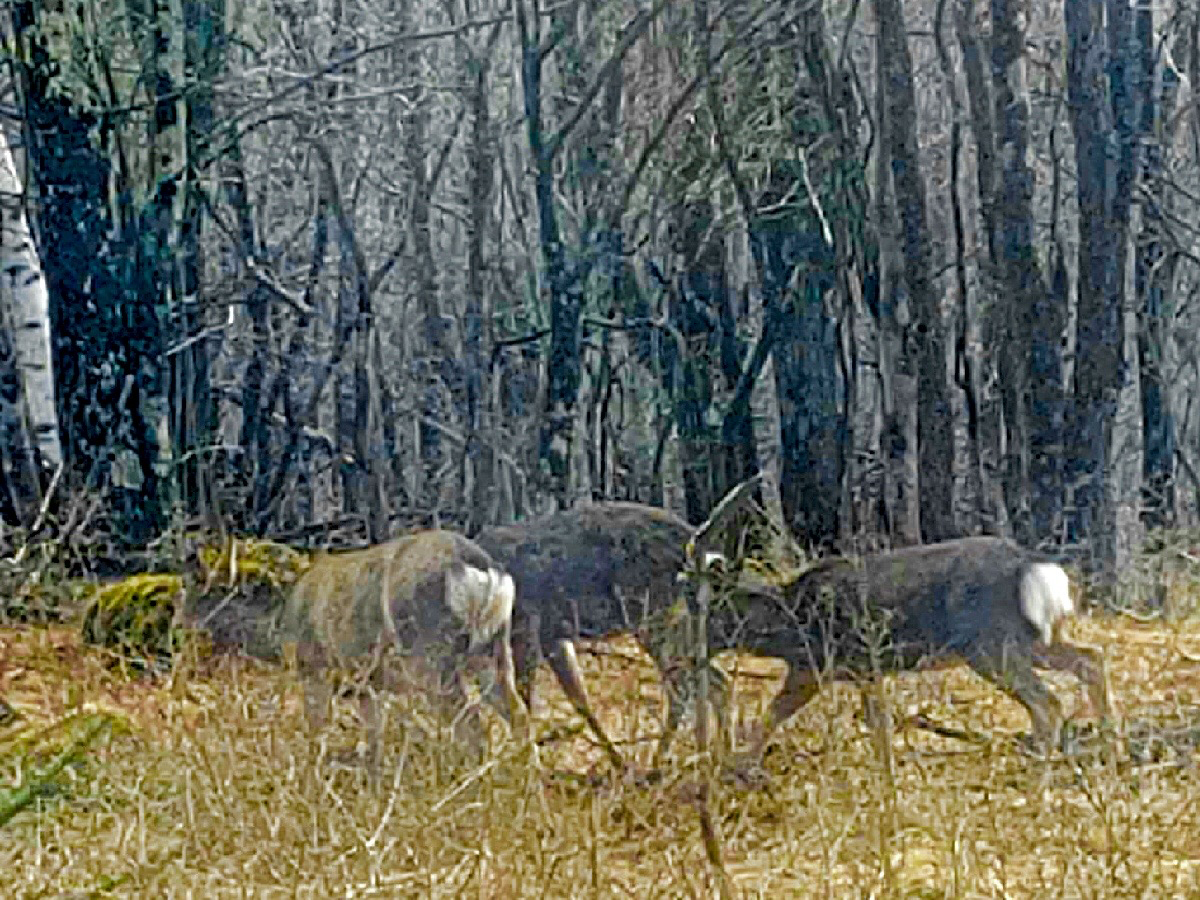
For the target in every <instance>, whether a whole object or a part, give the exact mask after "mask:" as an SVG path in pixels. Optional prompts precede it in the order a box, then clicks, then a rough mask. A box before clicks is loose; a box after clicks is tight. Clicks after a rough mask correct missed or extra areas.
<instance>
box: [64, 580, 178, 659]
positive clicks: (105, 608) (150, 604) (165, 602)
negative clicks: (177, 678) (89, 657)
mask: <svg viewBox="0 0 1200 900" xmlns="http://www.w3.org/2000/svg"><path fill="white" fill-rule="evenodd" d="M182 592H183V579H182V578H181V577H180V576H179V575H134V576H132V577H130V578H126V579H123V580H122V581H118V582H115V583H113V584H108V585H105V586H103V587H100V588H98V589H96V592H95V594H94V595H93V596H92V599H91V601H90V602H89V603H88V605H87V611H86V612H85V613H84V617H83V625H82V632H83V639H84V640H85V641H87V642H88V643H91V644H98V645H100V646H104V647H112V648H113V649H115V650H117V651H118V652H119V653H120V654H121V656H122V657H126V658H128V659H129V660H130V661H133V662H134V663H135V664H146V663H153V662H165V661H169V660H170V658H171V656H172V655H173V654H174V652H175V651H176V650H177V649H178V648H179V646H180V643H181V640H182V630H181V629H180V628H179V627H178V626H177V624H176V609H177V604H178V603H179V601H180V599H181V597H182Z"/></svg>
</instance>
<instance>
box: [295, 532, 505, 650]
mask: <svg viewBox="0 0 1200 900" xmlns="http://www.w3.org/2000/svg"><path fill="white" fill-rule="evenodd" d="M513 594H514V592H513V583H512V579H511V578H510V577H509V576H508V575H507V574H506V573H504V572H503V571H502V570H500V568H499V567H498V566H496V565H495V563H494V562H493V561H492V560H491V558H490V557H489V556H488V555H487V554H486V553H484V552H483V551H482V550H481V549H479V547H477V546H476V545H475V544H474V543H472V542H471V541H469V540H468V539H467V538H465V537H463V536H462V535H459V534H455V533H453V532H448V531H437V530H434V531H422V532H416V533H414V534H410V535H405V536H404V537H401V538H397V539H396V540H393V541H389V542H388V543H385V544H380V545H377V546H374V547H368V548H366V549H363V550H354V551H349V552H345V553H332V554H327V555H324V556H321V557H319V558H318V559H317V560H316V561H315V562H314V563H313V566H312V567H311V568H310V569H309V570H308V572H306V573H305V575H304V576H303V577H302V578H301V579H300V581H299V582H297V584H296V587H295V590H294V591H293V593H292V596H291V598H290V600H289V603H288V605H287V608H286V610H285V616H284V621H283V632H284V635H285V639H290V640H293V641H296V642H298V643H299V644H301V645H305V646H307V647H311V648H319V649H320V651H321V655H322V656H323V657H325V659H326V661H328V662H341V663H348V662H350V661H354V660H358V659H361V658H363V657H366V656H369V655H372V654H373V653H375V652H376V651H377V650H378V649H379V648H380V646H381V645H394V646H396V647H397V649H399V650H400V652H402V653H421V654H426V653H431V652H435V651H445V650H454V649H461V650H474V649H477V648H478V647H480V646H482V645H483V644H485V643H487V642H488V641H490V640H492V639H493V638H495V637H496V636H497V635H498V634H499V633H500V631H501V630H502V629H503V627H504V626H505V624H506V623H507V622H508V621H509V618H510V616H511V614H512V606H513V599H514V596H513Z"/></svg>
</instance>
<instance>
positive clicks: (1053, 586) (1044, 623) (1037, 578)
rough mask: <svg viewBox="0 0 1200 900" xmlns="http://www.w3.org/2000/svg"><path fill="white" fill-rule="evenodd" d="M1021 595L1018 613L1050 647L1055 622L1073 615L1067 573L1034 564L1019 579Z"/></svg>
mask: <svg viewBox="0 0 1200 900" xmlns="http://www.w3.org/2000/svg"><path fill="white" fill-rule="evenodd" d="M1020 591H1021V613H1022V614H1023V615H1024V616H1025V618H1026V619H1027V620H1028V621H1029V623H1030V624H1031V625H1033V627H1034V628H1036V629H1037V630H1038V634H1039V635H1040V637H1041V639H1042V642H1043V643H1046V644H1049V643H1051V642H1052V640H1053V639H1054V626H1055V624H1056V623H1057V622H1058V620H1059V619H1061V618H1063V617H1064V616H1069V615H1072V614H1074V612H1075V604H1074V602H1073V601H1072V600H1071V590H1070V581H1069V579H1068V578H1067V573H1066V572H1065V571H1063V568H1062V566H1058V565H1055V564H1054V563H1033V564H1032V565H1030V566H1029V568H1028V569H1026V570H1025V574H1024V575H1022V576H1021V587H1020Z"/></svg>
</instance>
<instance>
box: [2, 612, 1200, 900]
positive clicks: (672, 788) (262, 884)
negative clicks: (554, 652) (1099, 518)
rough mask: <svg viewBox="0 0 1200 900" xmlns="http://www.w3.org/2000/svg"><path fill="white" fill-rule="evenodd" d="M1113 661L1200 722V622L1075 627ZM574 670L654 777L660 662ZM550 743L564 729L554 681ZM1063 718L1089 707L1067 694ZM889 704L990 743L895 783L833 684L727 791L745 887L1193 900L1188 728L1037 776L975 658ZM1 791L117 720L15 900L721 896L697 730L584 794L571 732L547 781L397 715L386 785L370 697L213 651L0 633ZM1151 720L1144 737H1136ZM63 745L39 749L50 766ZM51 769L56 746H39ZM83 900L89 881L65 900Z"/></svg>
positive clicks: (17, 872) (578, 738)
mask: <svg viewBox="0 0 1200 900" xmlns="http://www.w3.org/2000/svg"><path fill="white" fill-rule="evenodd" d="M1074 633H1075V637H1076V638H1077V639H1079V640H1081V641H1082V642H1085V643H1090V644H1093V645H1096V646H1101V647H1103V648H1105V650H1106V651H1107V653H1108V655H1109V659H1110V663H1111V665H1112V673H1113V688H1114V694H1115V696H1116V698H1117V701H1118V703H1119V704H1120V707H1121V710H1122V712H1123V713H1124V715H1125V716H1127V717H1128V718H1129V719H1131V720H1137V721H1139V722H1141V723H1142V724H1141V726H1140V727H1141V728H1142V730H1143V731H1147V730H1150V729H1152V728H1155V729H1169V728H1171V727H1174V726H1181V725H1182V724H1186V723H1188V722H1189V720H1191V719H1195V718H1196V713H1195V711H1196V709H1197V706H1198V704H1200V665H1198V664H1197V663H1196V662H1194V661H1193V659H1194V658H1195V657H1198V656H1200V627H1197V626H1179V627H1177V628H1168V627H1167V626H1161V625H1156V626H1150V625H1141V624H1134V623H1131V622H1128V621H1125V620H1102V621H1092V620H1083V621H1080V622H1078V623H1076V624H1075V629H1074ZM607 649H610V650H613V651H615V652H613V653H608V654H605V655H602V656H599V657H585V659H584V662H585V666H586V668H587V669H588V670H589V673H588V674H589V686H590V689H591V691H592V693H593V696H594V697H595V698H596V699H597V700H598V701H599V702H598V704H597V705H599V706H601V707H602V709H603V716H604V719H605V722H606V724H608V725H609V726H611V728H612V729H613V732H614V733H616V734H618V735H621V736H622V737H624V738H625V739H626V741H629V743H626V744H625V745H624V749H625V750H626V751H627V752H628V753H631V754H632V753H637V754H638V755H639V758H640V759H641V760H642V761H643V762H645V759H646V755H647V754H648V753H649V751H650V749H651V748H652V746H653V738H654V737H655V735H656V732H657V728H658V724H657V723H658V711H659V695H658V692H657V687H656V681H655V678H654V676H653V673H652V670H651V669H650V667H649V665H648V663H646V662H645V660H643V659H641V658H640V657H638V656H637V655H636V653H635V651H634V650H633V648H632V645H630V644H628V643H619V644H612V645H607ZM738 668H739V670H740V671H742V672H743V673H744V675H745V677H742V678H739V680H738V689H739V692H740V693H739V698H738V700H739V707H740V708H741V709H742V710H744V711H747V712H748V711H750V710H752V709H754V708H755V707H757V706H759V705H761V704H762V703H763V702H764V701H765V698H766V697H767V696H768V694H769V692H770V691H771V690H772V689H773V687H774V684H775V682H774V681H773V680H772V679H770V678H768V677H764V676H766V675H770V674H772V673H773V672H775V671H776V670H775V669H774V668H773V667H771V666H770V665H766V664H763V663H760V662H745V663H744V664H742V665H739V666H738ZM540 677H541V680H540V681H539V684H538V696H539V700H540V703H539V709H538V718H537V721H538V728H539V730H540V731H548V730H550V729H551V728H553V727H554V726H558V725H568V724H570V723H572V722H573V721H574V718H573V717H572V716H570V715H569V711H568V709H567V707H566V702H565V700H564V699H563V698H562V695H561V693H560V692H559V691H558V690H557V688H556V687H555V686H554V685H553V684H552V682H551V679H550V678H549V677H548V676H547V675H546V674H545V673H542V674H541V676H540ZM1054 684H1055V688H1056V691H1057V692H1058V694H1059V696H1060V697H1062V698H1063V699H1064V702H1066V703H1067V704H1068V706H1071V705H1078V703H1079V702H1081V701H1080V699H1079V698H1080V695H1081V692H1080V691H1079V689H1078V688H1077V686H1076V685H1075V683H1074V682H1072V681H1070V680H1069V679H1065V678H1064V679H1062V680H1056V681H1055V682H1054ZM889 692H890V695H891V698H892V703H893V706H894V708H895V709H896V710H897V711H898V712H899V713H902V714H905V713H913V712H917V711H919V712H921V713H924V714H926V715H928V716H930V717H931V718H933V719H935V720H937V721H940V722H943V723H947V724H954V725H956V726H961V727H967V728H971V729H974V730H976V731H984V732H988V733H990V734H992V735H993V737H994V740H993V741H992V742H991V743H990V744H988V745H986V746H974V745H971V744H967V743H962V742H956V741H952V740H949V739H946V738H941V737H937V736H934V735H932V734H930V733H928V732H925V731H914V730H911V729H909V730H902V731H899V732H897V733H896V734H895V736H894V738H893V741H892V748H893V753H894V757H895V765H894V769H893V770H892V772H891V773H890V774H889V772H888V771H887V769H886V768H885V767H883V766H882V765H881V764H880V763H879V755H878V754H877V753H876V751H875V750H874V749H873V746H874V745H873V744H872V741H871V740H870V737H869V735H868V734H867V732H866V730H865V727H864V726H863V725H862V724H861V721H860V720H859V717H858V704H859V701H858V695H857V692H856V691H854V690H853V689H852V688H850V687H848V686H844V685H840V686H833V687H830V688H827V689H826V690H825V691H823V692H822V693H821V695H820V696H819V698H818V699H817V700H816V701H815V702H814V703H813V704H812V705H811V706H810V708H808V709H806V710H805V711H804V712H803V713H802V714H801V715H800V716H799V717H798V718H797V720H796V721H795V722H793V723H791V724H790V726H789V727H787V728H786V729H784V730H783V731H782V732H781V733H780V735H779V737H778V740H777V742H776V746H775V747H774V749H773V751H772V753H771V754H770V755H769V757H768V760H767V770H768V772H769V773H770V775H771V780H770V783H769V785H768V786H767V787H765V788H762V789H755V790H749V789H746V788H744V787H740V786H738V785H736V784H733V783H727V782H718V783H717V784H716V785H715V788H714V790H713V803H714V806H715V810H716V812H717V820H718V822H719V823H720V828H721V832H722V837H723V841H724V852H725V860H726V865H727V868H728V872H729V874H730V876H731V878H732V881H733V884H734V886H735V889H736V891H737V892H738V893H739V894H741V895H743V896H747V897H781V896H797V897H847V896H905V897H997V898H999V897H1123V896H1139V897H1178V896H1188V895H1193V896H1194V895H1196V894H1197V892H1200V774H1198V772H1197V769H1196V767H1195V765H1194V763H1193V761H1192V760H1191V758H1190V750H1189V747H1190V744H1189V741H1190V737H1191V733H1190V732H1182V731H1180V732H1179V735H1177V737H1178V740H1176V741H1175V744H1174V745H1172V744H1170V743H1164V742H1161V741H1160V742H1158V743H1155V742H1154V741H1153V740H1151V739H1149V738H1147V739H1145V740H1142V741H1140V742H1138V743H1137V744H1136V745H1134V744H1132V743H1131V744H1130V746H1134V749H1135V751H1136V753H1135V755H1134V756H1131V755H1130V754H1129V753H1128V752H1127V748H1126V743H1125V742H1120V746H1119V748H1118V749H1117V751H1116V752H1115V753H1109V754H1108V755H1107V756H1104V755H1103V754H1090V755H1084V756H1082V757H1079V758H1076V759H1071V760H1058V761H1052V762H1048V763H1047V762H1039V761H1033V760H1031V759H1029V758H1028V757H1026V756H1024V755H1022V754H1021V753H1020V752H1019V750H1018V749H1017V748H1016V747H1015V746H1014V744H1013V742H1012V741H1011V740H1009V739H1008V738H1009V737H1011V736H1012V735H1013V734H1015V733H1016V732H1019V731H1022V730H1024V729H1025V728H1027V727H1028V722H1027V719H1026V718H1025V716H1024V713H1023V711H1022V710H1021V709H1020V707H1018V706H1017V705H1015V704H1014V703H1011V702H1010V701H1008V700H1007V699H1005V698H1003V697H1001V696H1000V695H999V694H998V693H997V692H996V691H994V690H993V689H992V688H990V687H989V686H987V685H986V684H983V683H982V682H980V681H979V680H978V679H976V678H975V677H974V676H972V675H971V674H970V673H968V672H967V671H966V670H965V669H962V668H957V669H952V670H948V671H943V672H932V673H921V674H915V675H907V676H904V677H901V678H896V679H893V680H892V681H891V683H890V686H889ZM0 697H3V698H5V699H6V700H7V701H8V703H9V704H11V706H12V707H13V709H14V710H15V711H16V712H17V714H18V718H17V719H16V720H15V721H12V722H9V723H7V724H3V723H0V797H2V795H3V794H2V792H3V791H4V790H6V789H11V788H12V787H13V786H14V785H16V784H17V783H19V782H20V781H21V780H22V778H23V777H24V772H25V767H29V766H37V765H40V764H41V761H42V759H41V757H40V756H39V753H37V752H34V751H31V750H29V749H28V748H29V746H31V745H30V743H29V742H28V741H26V740H24V739H25V738H29V737H30V736H32V735H36V734H37V729H39V728H41V727H43V726H45V725H46V724H47V723H50V722H53V721H55V720H57V719H59V718H60V717H62V716H64V715H66V714H69V713H71V712H73V711H76V712H77V711H99V712H107V713H111V714H112V715H113V717H114V722H115V723H116V726H117V727H113V728H111V729H109V730H108V731H107V732H106V734H105V736H104V737H103V738H102V739H101V741H100V742H99V743H98V744H96V745H94V746H93V748H92V750H91V752H90V753H89V754H88V755H87V756H86V757H85V758H84V760H83V761H82V762H79V763H77V764H75V765H73V766H71V767H69V768H68V770H67V772H68V774H67V775H66V777H61V778H59V779H58V781H57V782H56V785H57V787H56V790H55V792H54V793H52V794H50V795H49V796H45V797H42V798H41V799H39V800H38V801H37V802H36V804H35V805H34V806H32V807H30V808H28V809H26V810H25V811H24V812H22V813H20V814H19V815H17V816H16V817H15V818H14V819H13V820H12V821H11V822H10V823H9V824H8V825H7V827H5V828H4V830H3V832H0V834H2V837H3V839H2V840H0V893H3V895H4V896H13V897H54V896H68V895H70V896H110V895H111V896H123V897H124V896H128V897H176V896H177V897H222V896H246V897H275V896H300V897H321V898H324V897H407V896H433V897H443V896H445V897H449V896H456V897H457V896H460V895H469V896H475V897H488V898H490V897H517V896H538V897H574V896H603V897H610V896H614V897H621V896H631V897H639V898H640V897H709V896H713V894H714V890H715V888H714V884H715V882H714V879H713V878H712V873H711V871H710V870H709V868H708V866H707V864H706V862H705V858H704V854H703V848H702V846H701V841H700V837H699V826H698V822H697V815H696V810H695V808H694V806H693V805H692V803H691V800H690V798H691V797H693V796H695V787H694V779H693V774H692V770H691V768H690V767H689V764H688V760H687V759H686V756H687V754H688V753H690V752H691V748H690V744H688V743H687V742H686V741H684V742H683V746H679V747H677V757H676V761H675V762H674V763H673V764H672V766H671V767H670V768H669V769H668V770H667V772H666V773H665V776H664V778H663V779H662V780H661V781H659V782H656V783H654V784H652V785H650V786H646V785H644V784H639V785H633V784H628V785H627V784H619V783H618V784H613V783H611V782H602V781H601V782H600V783H597V780H595V779H591V780H589V779H588V778H587V777H585V776H586V775H587V773H588V772H589V770H592V771H596V772H603V771H604V770H603V764H602V762H601V755H600V753H599V751H598V749H597V748H595V747H594V746H592V745H591V744H590V743H589V742H588V741H587V739H586V737H585V736H584V735H582V734H575V735H574V736H571V737H568V738H564V739H562V740H557V741H553V742H551V743H549V744H548V745H546V746H545V747H543V749H542V751H541V754H540V768H537V769H535V768H533V767H531V766H530V765H529V764H528V761H527V759H526V758H525V757H524V756H523V755H522V753H521V751H520V750H519V748H515V747H513V746H512V745H511V744H509V743H506V742H505V741H504V739H503V736H502V729H500V728H499V727H497V728H496V729H495V731H494V736H495V738H496V745H495V746H494V747H493V752H492V753H491V754H490V755H489V756H488V758H487V762H486V764H484V765H483V766H479V765H477V764H476V762H475V761H473V760H471V759H469V758H467V755H466V754H465V753H459V752H455V751H453V750H448V749H447V748H445V747H444V746H440V745H439V743H438V742H437V741H436V740H435V739H434V738H433V737H432V736H430V735H428V734H425V733H423V732H422V731H420V729H419V728H418V727H417V725H415V724H413V723H412V722H411V720H410V719H407V718H406V717H405V716H404V715H403V711H402V710H400V709H399V708H398V707H399V706H400V705H401V702H399V701H398V702H396V703H395V704H392V710H391V714H390V722H389V732H388V734H389V740H388V744H387V751H386V752H387V758H386V763H385V771H387V772H389V773H391V775H392V776H394V781H393V784H392V786H390V787H389V788H388V789H386V790H382V791H378V792H373V791H372V790H371V789H370V788H369V786H368V785H367V784H366V783H365V779H364V777H363V775H362V773H361V772H360V771H359V770H358V769H357V768H354V767H349V768H339V767H337V766H335V765H333V764H332V763H331V762H330V758H331V756H332V755H333V753H334V751H335V750H337V749H339V748H344V747H348V746H353V744H354V743H355V741H356V739H357V731H356V730H355V722H354V714H353V704H343V705H342V708H341V709H340V710H339V718H338V721H337V723H336V724H335V726H334V727H333V728H331V729H330V730H329V732H328V733H327V734H325V735H323V736H322V738H321V740H313V739H311V738H310V737H309V736H308V734H307V732H306V730H305V728H304V722H303V717H302V715H301V713H300V702H299V701H300V694H299V690H298V688H297V687H296V686H295V685H294V684H293V683H292V682H291V680H290V679H289V678H288V676H286V675H285V674H284V673H282V672H281V671H280V670H278V669H276V668H274V667H271V666H266V665H257V664H251V663H248V662H243V661H230V660H224V661H221V662H219V663H217V664H215V665H214V666H212V667H210V668H208V669H206V670H203V671H200V670H195V671H192V672H191V673H190V674H189V675H188V676H187V678H186V679H185V678H183V677H178V678H176V679H175V680H174V681H169V680H160V681H157V682H155V681H151V680H145V679H142V680H136V679H133V678H127V677H125V676H124V675H122V674H121V673H120V671H119V670H116V669H114V668H112V667H111V666H110V665H109V664H108V661H107V660H106V657H105V656H104V655H103V654H102V653H101V652H99V651H95V650H93V649H90V648H83V647H81V646H80V645H79V643H78V641H77V639H76V638H75V636H74V633H73V632H72V631H70V630H67V629H57V628H49V629H46V628H14V629H3V630H0ZM1147 723H1148V724H1147ZM46 752H48V751H46ZM42 755H43V756H44V755H45V753H43V754H42ZM72 892H81V893H78V894H74V893H72Z"/></svg>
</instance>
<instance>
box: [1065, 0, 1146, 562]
mask: <svg viewBox="0 0 1200 900" xmlns="http://www.w3.org/2000/svg"><path fill="white" fill-rule="evenodd" d="M1064 8H1065V19H1066V28H1067V43H1068V65H1067V87H1068V97H1069V108H1070V111H1071V118H1072V126H1073V128H1074V132H1075V157H1076V170H1077V173H1078V193H1079V227H1080V249H1079V255H1080V259H1079V282H1080V283H1079V321H1078V341H1077V351H1076V356H1077V361H1076V367H1075V391H1074V396H1073V398H1072V399H1073V407H1072V409H1071V428H1070V431H1069V434H1070V437H1071V442H1070V449H1069V452H1068V459H1069V460H1070V471H1069V475H1070V478H1071V482H1072V483H1073V485H1074V486H1075V504H1074V506H1075V515H1074V516H1073V518H1072V519H1071V520H1070V522H1069V525H1070V533H1071V535H1072V537H1074V538H1075V539H1077V540H1082V539H1092V540H1093V541H1094V545H1093V546H1094V549H1095V552H1096V553H1097V556H1098V558H1099V561H1100V563H1101V565H1102V566H1104V567H1105V568H1109V567H1111V566H1113V565H1114V564H1115V563H1116V559H1115V553H1116V543H1115V540H1114V537H1115V535H1114V532H1113V530H1112V529H1113V525H1112V521H1113V519H1114V518H1115V514H1116V510H1114V509H1113V507H1112V503H1111V502H1110V493H1109V487H1110V485H1109V484H1108V482H1107V480H1106V479H1107V477H1108V471H1107V466H1108V463H1109V453H1110V448H1111V446H1112V427H1113V422H1114V419H1115V416H1116V412H1117V401H1118V395H1119V392H1120V387H1121V383H1122V380H1123V378H1124V372H1123V369H1124V360H1123V358H1122V345H1123V333H1122V332H1123V329H1122V315H1121V311H1122V293H1123V280H1124V279H1123V260H1124V256H1125V253H1124V250H1125V230H1124V229H1125V227H1126V226H1127V223H1128V216H1129V188H1130V184H1129V175H1130V173H1129V172H1128V171H1127V170H1126V167H1125V163H1124V160H1123V158H1118V159H1114V158H1113V154H1112V153H1111V152H1110V145H1111V142H1112V140H1113V138H1114V132H1116V136H1117V137H1119V136H1120V123H1119V122H1117V121H1114V119H1115V117H1114V106H1115V104H1116V103H1117V102H1118V100H1120V101H1122V102H1124V101H1125V100H1126V99H1127V98H1126V92H1127V88H1126V85H1125V83H1124V77H1125V72H1124V68H1123V64H1114V60H1113V58H1112V54H1111V52H1110V44H1109V41H1110V40H1111V38H1112V36H1113V35H1112V34H1110V33H1106V30H1105V2H1104V0H1067V2H1066V3H1065V4H1064ZM1110 72H1111V77H1112V82H1111V94H1110V83H1109V80H1108V77H1109V73H1110ZM1121 149H1122V152H1121V153H1120V157H1123V156H1124V148H1121Z"/></svg>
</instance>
